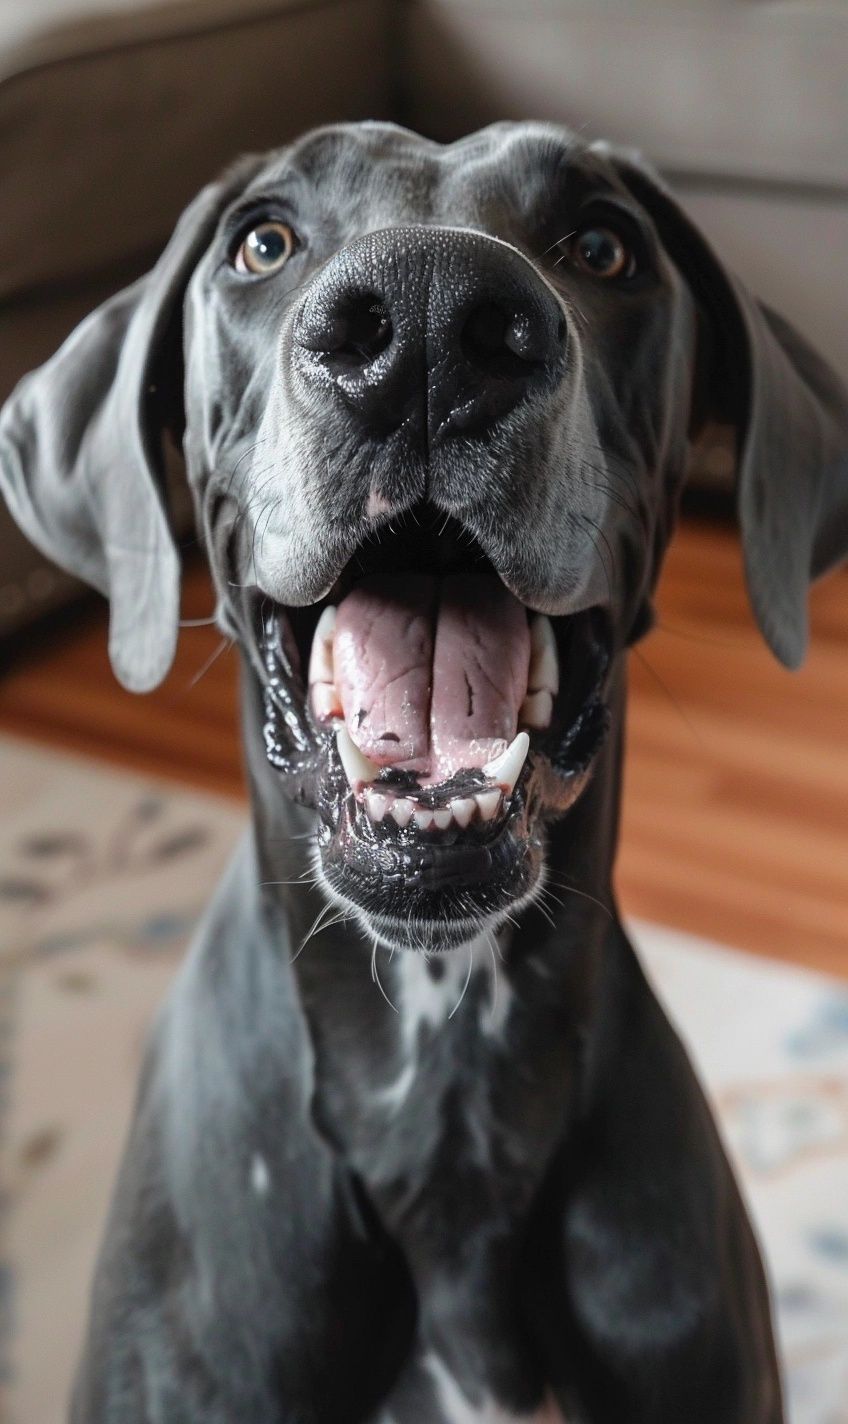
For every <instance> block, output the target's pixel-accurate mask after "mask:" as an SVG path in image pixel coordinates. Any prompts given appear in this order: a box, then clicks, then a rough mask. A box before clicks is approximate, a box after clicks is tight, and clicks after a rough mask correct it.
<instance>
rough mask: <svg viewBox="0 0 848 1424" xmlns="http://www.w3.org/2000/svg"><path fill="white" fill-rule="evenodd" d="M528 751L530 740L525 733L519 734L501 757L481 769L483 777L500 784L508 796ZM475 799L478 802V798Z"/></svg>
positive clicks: (519, 773)
mask: <svg viewBox="0 0 848 1424" xmlns="http://www.w3.org/2000/svg"><path fill="white" fill-rule="evenodd" d="M529 750H530V738H529V737H528V735H527V733H526V732H519V733H518V736H517V737H515V738H514V739H513V741H511V742H510V744H509V746H508V747H507V749H506V751H505V752H504V753H503V755H502V756H499V757H496V758H495V760H494V761H490V762H488V763H487V764H486V766H484V767H483V775H484V776H488V777H490V778H491V780H492V781H498V782H500V784H501V786H502V787H503V788H504V790H505V791H506V793H507V795H509V793H510V792H511V791H512V790H513V789H514V787H515V783H516V781H517V780H518V778H519V776H520V775H521V768H522V767H523V765H524V763H525V761H526V760H527V753H528V751H529ZM477 799H478V801H479V799H480V798H479V797H478V798H477Z"/></svg>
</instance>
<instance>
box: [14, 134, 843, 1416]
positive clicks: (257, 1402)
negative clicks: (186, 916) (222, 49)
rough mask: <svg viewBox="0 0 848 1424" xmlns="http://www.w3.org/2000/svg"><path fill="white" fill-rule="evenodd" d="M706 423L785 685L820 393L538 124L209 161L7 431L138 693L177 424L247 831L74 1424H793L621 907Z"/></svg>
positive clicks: (678, 222) (624, 186)
mask: <svg viewBox="0 0 848 1424" xmlns="http://www.w3.org/2000/svg"><path fill="white" fill-rule="evenodd" d="M707 420H718V421H722V422H724V423H726V424H729V425H732V426H733V427H735V432H736V445H737V451H738V491H739V513H740V521H741V528H742V537H743V540H744V546H745V560H746V568H747V578H748V584H749V587H750V592H751V599H752V602H753V606H754V610H755V612H756V616H757V618H758V620H759V623H760V626H761V628H762V631H763V633H764V635H765V637H766V639H767V640H768V642H769V644H770V645H771V647H772V648H773V650H774V652H775V653H776V654H777V656H778V657H779V658H781V659H782V661H783V662H785V663H787V664H790V665H792V666H795V665H796V664H798V663H799V662H800V661H801V658H802V656H803V653H804V647H805V641H806V615H805V604H806V594H807V586H808V582H809V580H810V578H811V576H814V575H816V574H819V573H821V572H823V571H824V570H825V569H826V568H827V567H828V566H829V565H831V564H833V563H834V562H835V561H836V560H837V559H838V558H839V557H840V556H841V555H842V554H843V553H844V552H845V550H846V548H848V458H846V452H848V398H847V397H846V394H845V392H844V391H843V390H842V389H841V388H840V387H839V384H838V382H837V381H836V379H835V378H834V377H833V375H832V374H831V373H830V372H829V371H828V370H827V369H826V367H825V366H824V365H823V364H822V362H821V361H820V360H819V359H818V358H817V357H816V356H815V355H814V354H813V353H812V352H811V351H810V350H809V348H808V347H807V346H806V345H805V344H804V343H803V342H802V341H801V340H800V338H799V337H798V336H796V335H795V333H794V332H793V331H791V330H790V328H789V327H788V326H787V325H786V323H785V322H783V321H782V320H781V319H780V318H778V317H777V316H774V315H773V314H772V313H771V312H767V311H764V310H763V309H762V308H760V307H759V306H758V305H757V304H756V303H755V302H754V301H752V299H751V298H750V297H749V296H748V295H747V294H746V293H745V292H744V291H743V290H741V289H740V287H739V286H738V285H737V284H736V283H735V282H734V280H733V279H732V278H731V277H730V276H729V275H728V273H727V272H726V271H725V270H724V269H723V268H722V266H721V264H720V263H719V261H718V260H717V258H716V257H715V256H714V254H713V253H712V252H711V251H710V249H709V247H708V246H707V244H706V243H705V242H704V240H703V239H702V237H701V236H700V235H699V233H698V232H697V231H696V230H695V229H694V228H693V227H692V225H691V224H690V222H689V221H688V220H687V219H686V217H685V216H684V215H683V213H681V211H680V210H679V208H678V207H677V206H676V204H675V203H674V201H673V199H672V198H671V197H670V195H669V194H668V192H666V191H665V189H664V188H663V187H662V185H661V183H660V182H659V181H658V180H657V178H656V177H655V176H654V175H653V174H652V173H651V172H650V171H649V170H647V169H646V168H645V166H644V165H643V164H642V163H641V162H640V161H639V160H638V159H637V158H635V157H634V156H632V155H630V154H626V153H618V152H616V151H614V150H611V149H609V148H608V147H606V146H601V145H597V144H587V143H585V142H584V141H583V140H581V139H580V138H577V137H575V135H573V134H572V133H570V132H568V131H567V130H565V129H562V128H557V127H553V126H549V125H542V124H500V125H496V126H494V127H492V128H489V129H486V130H484V131H483V132H481V133H478V134H474V135H472V136H471V137H469V138H466V139H463V140H462V141H461V142H458V143H455V144H451V145H448V146H445V147H443V146H440V145H438V144H435V143H431V142H429V141H426V140H424V139H421V138H419V137H417V136H416V135H414V134H412V133H408V132H406V131H404V130H403V129H400V128H396V127H394V126H392V125H386V124H360V125H353V126H340V127H333V128H327V129H323V130H320V131H318V132H315V133H312V134H309V135H307V136H306V137H305V138H303V139H301V140H300V141H299V142H297V143H294V144H292V145H291V146H290V147H289V148H286V149H284V150H282V151H280V152H277V153H274V154H271V155H270V156H262V157H250V158H247V159H245V160H243V161H242V162H240V163H239V164H238V165H237V166H236V167H234V168H233V169H231V170H230V171H229V172H228V173H226V174H225V175H224V177H223V178H222V179H221V180H220V181H219V182H217V183H213V184H212V185H211V186H210V187H208V188H206V189H205V190H204V191H203V192H202V193H201V194H200V196H199V197H198V198H197V199H196V201H195V202H194V203H192V205H191V207H190V208H189V209H188V210H187V212H186V213H185V214H184V216H183V217H182V219H181V221H180V222H179V224H178V226H177V229H176V232H175V234H174V237H173V239H172V241H171V242H170V243H169V245H168V247H167V249H166V250H165V252H164V254H163V255H162V257H161V259H160V261H159V262H158V263H157V265H156V266H155V267H154V269H153V271H152V272H151V273H150V274H149V275H148V276H147V277H145V278H143V279H142V280H141V281H140V282H138V283H136V285H135V286H133V287H131V288H130V289H129V290H128V291H125V292H121V293H120V294H119V295H118V296H116V297H115V298H113V300H111V301H110V302H107V303H106V305H105V306H103V307H102V308H101V309H100V310H99V311H97V312H95V313H94V314H93V316H91V317H90V318H89V320H88V321H86V322H85V323H84V324H83V325H82V326H81V327H80V328H79V329H78V330H77V331H76V332H75V333H74V334H73V335H72V336H71V338H70V339H69V341H68V342H67V343H66V345H65V346H64V347H63V348H62V350H61V351H60V352H59V353H58V355H57V356H56V357H54V359H53V360H52V361H51V362H49V363H48V364H47V365H46V366H45V367H44V368H43V369H41V370H40V371H38V372H36V373H35V374H33V375H32V376H30V377H28V378H27V379H26V380H25V381H24V382H23V383H22V384H21V386H20V387H19V389H18V391H17V392H16V393H15V395H14V396H13V397H12V399H11V400H10V402H9V403H8V405H7V407H6V408H5V410H4V412H3V415H2V423H1V424H0V464H2V478H3V486H4V489H5V492H6V497H7V499H8V501H9V504H10V506H11V508H12V510H13V512H14V513H15V515H16V516H17V518H18V519H19V521H20V523H21V525H22V526H23V528H24V529H25V530H26V531H27V532H28V534H29V535H30V536H31V537H32V539H33V540H34V541H35V542H36V543H37V544H39V545H40V546H41V547H42V548H43V549H44V550H46V551H47V552H48V553H49V554H51V555H52V556H53V557H55V558H56V559H57V560H59V561H60V562H61V563H63V564H64V565H65V566H66V567H68V568H70V569H72V570H73V571H75V572H76V573H77V574H80V575H81V576H82V577H83V578H84V579H87V580H89V581H90V582H91V583H93V584H95V585H96V586H98V587H99V588H100V589H102V590H103V591H104V592H106V593H108V595H109V598H110V600H111V631H110V651H111V656H112V661H113V664H114V667H115V670H116V672H117V674H118V676H119V677H120V679H121V680H122V682H124V683H125V684H126V686H128V687H130V688H133V689H137V690H139V691H143V690H145V689H148V688H150V687H152V686H154V685H155V684H156V683H157V682H158V681H159V680H160V678H161V677H162V676H163V675H164V673H165V672H166V670H167V668H168V666H169V664H170V661H171V658H172V654H173V650H174V641H175V637H176V630H177V621H178V582H179V569H178V559H177V553H176V550H175V547H174V543H173V541H172V538H171V534H170V532H169V527H168V521H167V518H166V515H165V511H164V508H163V482H162V462H161V444H162V439H161V438H162V435H163V432H164V431H166V430H167V429H172V430H176V431H178V432H179V433H181V434H182V435H183V445H184V450H185V459H186V464H187V469H188V474H189V478H190V480H191V484H192V488H193V490H194V495H195V499H196V508H197V517H198V522H199V527H200V529H201V531H202V537H203V540H204V543H205V546H206V549H207V551H208V555H209V559H210V563H211V567H212V571H213V574H214V577H215V581H216V586H217V590H218V600H219V601H218V618H219V622H220V625H221V627H222V629H223V630H224V631H225V632H226V633H227V634H228V635H229V636H231V637H232V638H234V639H235V640H237V642H238V644H239V646H240V648H241V650H242V653H243V665H244V677H243V692H244V727H245V739H246V754H247V765H248V770H249V777H250V784H251V790H252V796H253V821H252V830H251V833H250V835H249V836H248V837H247V839H246V840H245V841H244V844H243V845H242V847H241V849H240V851H239V852H238V854H237V856H236V858H235V860H234V862H233V864H232V867H231V869H230V871H229V873H228V874H227V876H226V878H225V880H224V883H223V884H222V886H221V888H220V891H219V893H218V895H217V897H216V899H215V901H214V903H213V905H212V906H211V908H210V910H209V913H208V915H207V916H206V919H205V921H204V923H203V925H202V927H201V930H200V933H199V935H198V937H197V939H196V942H195V944H194V948H193V950H192V952H191V953H190V955H189V957H188V960H187V962H186V963H185V965H184V967H183V969H182V970H181V972H180V974H179V975H178V978H177V982H176V984H175V986H174V989H173V992H172V993H171V996H170V998H169V1000H168V1002H167V1004H166V1005H165V1007H164V1009H163V1011H162V1013H161V1015H160V1017H159V1019H158V1021H157V1023H156V1026H155V1029H154V1032H153V1035H152V1040H151V1043H150V1047H149V1052H148V1055H147V1059H146V1064H145V1068H144V1072H143V1076H142V1082H141V1088H140V1093H139V1098H138V1104H137V1108H136V1113H135V1118H134V1122H133V1126H132V1130H131V1135H130V1140H129V1144H128V1147H127V1152H126V1157H125V1161H124V1165H123V1169H122V1171H121V1175H120V1181H119V1183H118V1188H117V1193H116V1197H115V1201H114V1206H113V1209H112V1213H111V1217H110V1220H109V1225H108V1230H107V1234H106V1240H105V1244H104V1247H103V1251H102V1255H101V1259H100V1263H99V1267H98V1271H97V1277H96V1283H95V1287H94V1295H93V1306H92V1314H91V1321H90V1328H89V1333H88V1342H87V1347H86V1351H85V1358H84V1361H83V1364H82V1368H81V1372H80V1375H79V1379H78V1382H77V1387H76V1391H75V1395H74V1402H73V1406H72V1411H71V1416H72V1419H73V1421H75V1424H200V1421H203V1424H360V1421H361V1424H372V1421H373V1424H377V1421H379V1424H472V1421H473V1424H508V1421H521V1420H524V1421H531V1420H532V1421H535V1424H541V1421H542V1420H546V1421H554V1420H565V1421H567V1424H780V1421H781V1420H782V1418H783V1412H782V1405H781V1391H780V1383H779V1375H778V1368H777V1364H776V1361H775V1351H774V1344H773V1340H772V1327H771V1321H770V1313H769V1303H768V1296H767V1291H766V1286H765V1283H764V1278H763V1271H762V1266H761V1263H760V1259H759V1255H758V1251H757V1247H756V1244H755V1242H754V1239H753V1236H752V1232H751V1228H750V1225H749V1223H748V1220H747V1218H746V1214H745V1211H744V1208H743V1206H742V1204H741V1201H740V1197H739V1193H738V1191H737V1187H736V1185H735V1183H734V1180H733V1176H732V1173H731V1171H730V1169H729V1166H728V1163H727V1161H726V1158H725V1155H724V1152H723V1150H722V1147H721V1145H720V1143H719V1140H718V1137H717V1134H716V1131H715V1128H714V1125H713V1122H712V1119H711V1117H710V1113H709V1110H708V1108H707V1106H706V1104H705V1101H704V1098H703V1096H702V1093H701V1091H700V1089H699V1087H698V1084H697V1082H696V1080H695V1077H694V1075H693V1072H692V1069H691V1067H690V1065H689V1063H688V1061H687V1058H686V1055H685V1053H684V1051H683V1049H682V1048H681V1045H680V1043H679V1042H678V1040H677V1038H676V1036H675V1034H674V1032H673V1030H672V1029H671V1028H670V1026H669V1024H668V1022H667V1020H666V1018H665V1016H664V1014H663V1012H662V1010H661V1009H660V1008H659V1006H658V1004H657V1002H656V1001H655V999H654V997H653V995H652V993H651V991H650V989H649V988H648V986H647V984H646V982H645V979H644V977H643V975H642V972H641V970H640V968H639V965H638V963H637V961H636V958H635V956H634V954H633V951H632V949H631V947H630V945H629V944H628V941H627V938H626V936H625V934H624V931H623V929H622V927H621V924H620V922H619V919H618V915H617V912H616V906H615V901H614V897H613V892H612V889H611V872H612V862H613V856H614V851H615V841H616V828H617V815H618V801H619V785H620V772H621V758H622V741H623V709H624V691H625V664H626V650H627V647H628V646H629V645H630V644H632V643H633V642H634V641H635V640H636V639H637V638H639V637H640V636H641V635H642V634H643V633H644V632H645V631H646V630H647V628H648V627H649V625H650V622H651V597H652V590H653V588H654V585H655V582H656V579H657V575H658V571H659V567H660V562H661V558H662V554H663V550H664V548H665V545H666V542H667V540H668V538H669V535H670V532H671V529H672V526H673V523H674V518H675V509H676V505H677V501H678V495H679V491H680V488H681V484H682V482H683V479H684V473H685V467H686V462H687V456H688V454H689V452H690V449H691V445H692V442H693V440H694V439H695V438H696V437H697V435H698V432H699V430H700V429H701V428H702V426H703V424H704V422H705V421H707ZM316 914H318V918H319V920H320V919H321V915H322V914H323V915H324V920H323V923H324V932H323V934H322V935H321V938H320V939H318V940H315V941H314V942H313V943H311V944H309V946H308V948H307V949H306V952H304V953H302V954H301V953H300V950H301V948H302V947H303V946H305V945H306V943H307V941H308V940H309V938H310V932H311V931H314V930H315V928H316V925H315V920H316ZM415 951H418V952H415ZM752 1012H755V1006H752Z"/></svg>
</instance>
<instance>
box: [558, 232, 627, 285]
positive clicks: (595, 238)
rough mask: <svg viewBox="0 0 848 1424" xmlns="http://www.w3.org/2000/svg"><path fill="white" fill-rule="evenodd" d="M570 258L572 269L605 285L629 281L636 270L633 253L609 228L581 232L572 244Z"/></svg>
mask: <svg viewBox="0 0 848 1424" xmlns="http://www.w3.org/2000/svg"><path fill="white" fill-rule="evenodd" d="M570 255H571V260H572V261H573V263H574V265H575V267H579V268H580V270H581V271H583V272H588V273H589V275H590V276H591V277H603V278H605V279H606V280H607V281H609V280H610V279H611V278H615V277H632V276H633V273H634V272H635V270H636V260H635V258H634V256H633V253H632V252H631V251H630V249H629V248H628V247H626V246H625V244H624V243H623V242H622V240H621V238H620V237H619V236H618V233H616V232H613V231H612V229H611V228H608V227H586V228H582V229H581V231H580V232H578V233H576V234H575V236H574V237H573V238H572V240H571V245H570Z"/></svg>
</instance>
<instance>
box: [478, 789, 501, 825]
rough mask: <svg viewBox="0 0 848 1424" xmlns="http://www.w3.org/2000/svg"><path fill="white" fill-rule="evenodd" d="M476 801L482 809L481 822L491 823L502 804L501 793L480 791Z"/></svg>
mask: <svg viewBox="0 0 848 1424" xmlns="http://www.w3.org/2000/svg"><path fill="white" fill-rule="evenodd" d="M474 800H475V801H476V802H477V805H478V806H479V807H480V820H481V821H491V820H493V819H494V817H495V816H496V815H497V811H498V807H499V806H500V804H501V793H500V792H499V791H478V792H477V795H476V796H475V797H474Z"/></svg>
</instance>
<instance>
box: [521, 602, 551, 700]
mask: <svg viewBox="0 0 848 1424" xmlns="http://www.w3.org/2000/svg"><path fill="white" fill-rule="evenodd" d="M530 649H531V652H530V672H529V674H528V677H527V689H528V691H529V692H538V691H539V690H540V689H541V688H545V689H546V690H547V691H548V692H552V693H553V692H556V690H557V688H558V687H559V658H558V656H557V645H556V637H555V635H554V630H553V628H552V627H551V620H550V618H546V617H545V615H544V613H540V614H539V615H538V617H536V618H534V619H533V622H532V623H531V625H530Z"/></svg>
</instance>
